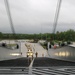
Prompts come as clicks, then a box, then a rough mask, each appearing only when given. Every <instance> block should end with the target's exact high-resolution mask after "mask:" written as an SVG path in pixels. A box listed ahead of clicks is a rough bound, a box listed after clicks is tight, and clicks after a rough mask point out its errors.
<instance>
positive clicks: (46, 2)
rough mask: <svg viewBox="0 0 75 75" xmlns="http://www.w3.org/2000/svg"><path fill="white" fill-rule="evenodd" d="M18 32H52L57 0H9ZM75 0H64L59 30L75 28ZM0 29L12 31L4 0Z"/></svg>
mask: <svg viewBox="0 0 75 75" xmlns="http://www.w3.org/2000/svg"><path fill="white" fill-rule="evenodd" d="M8 1H9V4H10V10H11V14H12V15H11V16H12V19H13V24H14V27H15V31H16V33H40V32H41V26H42V33H44V32H52V28H53V22H54V16H55V10H56V4H57V0H8ZM74 14H75V0H62V5H61V10H60V15H59V20H58V25H57V30H59V31H63V30H67V29H70V28H71V29H74V28H75V15H74ZM0 31H1V32H11V28H10V23H9V19H8V16H7V13H6V9H5V5H4V1H3V0H0Z"/></svg>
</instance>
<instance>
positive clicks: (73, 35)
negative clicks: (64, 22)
mask: <svg viewBox="0 0 75 75" xmlns="http://www.w3.org/2000/svg"><path fill="white" fill-rule="evenodd" d="M0 39H38V40H40V39H42V40H48V41H51V40H60V41H61V40H62V41H75V31H74V30H72V29H70V30H68V31H64V32H59V31H57V32H56V33H55V34H52V33H44V34H41V33H40V34H14V35H13V34H10V33H9V34H8V33H2V32H0Z"/></svg>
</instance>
